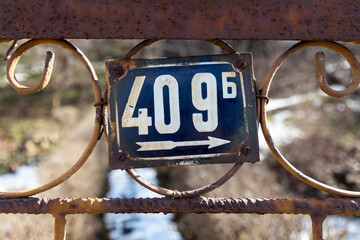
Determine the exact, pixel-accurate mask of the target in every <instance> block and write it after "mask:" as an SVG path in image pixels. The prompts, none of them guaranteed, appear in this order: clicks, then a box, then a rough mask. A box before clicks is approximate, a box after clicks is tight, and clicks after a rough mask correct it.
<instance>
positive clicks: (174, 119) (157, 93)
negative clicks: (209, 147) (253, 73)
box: [121, 72, 242, 135]
mask: <svg viewBox="0 0 360 240" xmlns="http://www.w3.org/2000/svg"><path fill="white" fill-rule="evenodd" d="M235 76H236V72H223V73H222V92H223V98H224V99H230V98H235V97H236V95H237V92H236V83H235V82H229V81H228V78H234V77H235ZM145 78H146V76H137V77H136V78H135V81H134V84H133V86H132V88H131V91H130V95H129V99H128V102H127V104H126V106H125V110H124V113H123V116H122V119H121V120H122V127H124V128H127V127H137V128H138V130H139V132H138V134H139V135H148V134H149V127H150V126H152V117H150V116H148V109H147V108H139V109H138V116H137V117H133V115H134V111H135V108H136V104H137V102H138V100H139V96H140V92H141V89H142V87H143V85H144V82H145ZM240 78H241V80H242V74H241V73H240ZM216 86H217V84H216V77H215V76H214V75H213V74H212V73H197V74H195V75H194V77H193V78H192V80H191V97H192V103H193V105H194V107H195V108H196V109H197V110H199V111H207V120H206V121H204V115H203V114H202V113H193V115H192V120H193V124H194V127H195V129H196V130H197V131H198V132H212V131H214V130H215V129H216V128H217V126H218V104H217V87H216ZM165 87H167V88H168V90H169V91H168V92H169V108H170V122H169V123H167V124H166V123H165V109H164V97H163V96H164V94H163V92H164V88H165ZM203 88H205V89H203ZM153 91H154V115H155V116H154V117H155V120H154V123H155V128H156V130H157V131H158V132H159V133H160V134H172V133H176V132H177V131H178V130H179V128H180V123H181V121H180V104H179V102H180V101H179V85H178V82H177V80H176V79H175V78H174V77H173V76H171V75H160V76H158V77H157V78H156V79H155V82H154V88H153ZM203 92H206V94H204V95H205V97H204V96H203V94H202V93H203Z"/></svg>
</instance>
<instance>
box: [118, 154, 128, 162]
mask: <svg viewBox="0 0 360 240" xmlns="http://www.w3.org/2000/svg"><path fill="white" fill-rule="evenodd" d="M125 159H126V154H125V153H119V156H118V160H119V161H120V162H123V161H125Z"/></svg>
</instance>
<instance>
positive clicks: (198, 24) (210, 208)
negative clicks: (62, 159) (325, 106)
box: [0, 0, 360, 240]
mask: <svg viewBox="0 0 360 240" xmlns="http://www.w3.org/2000/svg"><path fill="white" fill-rule="evenodd" d="M87 4H88V3H87V1H77V2H76V3H75V2H73V1H61V2H60V1H48V2H47V3H43V1H32V2H31V4H28V3H26V2H25V1H20V2H14V1H2V2H1V3H0V8H1V9H2V10H1V12H2V13H3V19H6V21H5V22H6V23H4V24H1V25H0V41H9V40H10V39H20V38H34V37H36V38H49V39H34V40H30V41H28V42H26V43H24V44H22V45H21V46H19V47H16V46H15V42H14V44H13V45H12V46H11V48H10V49H9V52H8V53H7V56H6V57H5V59H8V65H7V78H8V80H9V82H10V84H11V85H12V86H13V88H14V89H15V90H16V91H18V92H19V93H21V94H30V93H34V92H37V91H40V90H42V89H43V88H45V87H46V85H47V84H48V82H49V80H50V77H51V73H52V65H53V61H54V55H53V54H52V53H51V52H48V54H47V58H46V61H45V68H44V72H43V76H42V78H41V80H40V81H39V82H38V83H37V84H36V85H35V86H33V87H27V86H24V85H22V84H21V83H20V82H19V81H17V79H16V78H15V68H16V64H17V62H18V61H19V60H20V58H21V56H22V54H23V53H24V52H26V51H27V50H29V49H30V48H32V47H34V46H36V45H39V44H56V45H60V46H62V47H63V48H64V49H67V50H69V51H71V52H72V53H74V54H75V55H76V56H77V57H78V58H79V59H80V60H81V61H82V63H83V64H84V66H85V68H86V70H87V71H88V73H89V76H90V80H91V84H92V86H93V90H94V103H95V104H94V106H95V107H96V116H95V124H94V128H93V134H92V137H91V139H90V140H89V143H88V145H87V147H86V149H85V150H84V152H83V154H82V156H81V157H80V158H79V160H78V161H77V162H76V163H75V164H74V165H73V166H72V167H71V168H70V169H68V170H67V171H66V172H64V173H63V174H61V175H60V176H59V177H57V178H55V179H54V180H52V181H51V182H49V183H46V184H44V185H42V186H39V187H37V188H34V189H30V190H24V191H19V192H2V193H0V198H2V199H1V200H0V213H22V214H52V215H53V216H54V218H55V237H54V238H55V239H64V237H65V225H66V219H65V217H66V215H70V214H85V213H90V214H97V213H178V212H181V213H204V212H207V213H236V214H241V213H251V214H307V215H310V216H311V219H312V223H313V239H316V240H319V239H323V236H322V224H323V221H324V219H325V218H326V217H327V216H329V215H357V216H359V215H360V198H359V197H360V192H354V191H348V190H342V189H338V188H335V187H332V186H328V185H326V184H324V183H321V182H319V181H317V180H315V179H312V178H310V177H309V176H307V175H305V174H304V173H302V172H301V171H299V170H298V169H296V168H295V167H294V166H292V165H291V164H290V163H289V161H287V159H285V158H284V156H283V155H282V154H281V152H280V151H279V149H278V148H276V146H275V144H274V142H273V140H272V137H271V135H270V132H269V128H268V124H267V118H266V104H267V102H268V101H269V97H268V92H269V89H270V86H271V82H272V80H273V77H274V75H275V74H276V72H277V70H278V69H279V67H280V66H281V64H282V63H283V62H284V61H285V59H286V58H287V57H288V56H290V55H291V54H293V53H294V52H296V51H298V50H301V49H303V48H306V47H314V46H320V47H325V48H329V49H331V50H334V51H336V52H338V53H339V54H341V55H342V56H343V57H344V58H345V59H346V60H347V61H348V63H349V64H350V66H351V69H352V72H353V80H352V82H351V84H350V86H349V87H348V88H347V89H345V90H342V91H336V90H333V89H331V87H330V86H329V85H328V84H327V81H326V77H325V67H324V54H323V53H318V54H317V55H316V68H317V79H318V83H319V86H320V87H321V89H322V90H323V91H324V92H325V93H326V94H328V95H330V96H333V97H336V98H338V97H343V96H346V95H349V94H351V93H353V92H354V91H355V90H356V89H357V88H358V86H359V84H360V72H359V71H360V64H359V62H358V60H357V59H356V57H355V56H354V54H353V53H352V52H351V51H349V50H348V49H347V48H346V47H344V46H342V45H341V44H338V43H335V42H331V41H305V42H300V43H298V44H296V45H294V46H293V47H291V48H290V49H289V50H287V51H286V52H284V53H283V54H282V55H281V56H280V57H279V58H278V59H277V60H276V61H275V62H274V64H273V65H272V67H271V68H270V70H269V72H268V74H267V75H266V78H265V81H264V83H263V85H262V86H261V87H259V88H258V95H257V112H258V123H259V124H261V128H262V131H263V134H264V136H265V139H266V141H267V143H268V146H269V148H270V150H271V152H272V153H273V155H274V156H275V158H276V159H277V160H278V161H279V163H280V164H281V165H283V166H284V167H285V168H286V169H287V170H288V171H289V172H290V173H291V174H292V175H294V176H295V177H297V178H298V179H300V180H301V181H303V182H305V183H307V184H308V185H310V186H312V187H315V188H317V189H320V190H322V191H325V192H327V193H330V194H333V195H338V196H341V197H347V198H328V199H308V200H305V199H232V198H231V199H228V198H205V197H199V196H200V195H203V194H204V193H206V192H208V191H211V190H213V189H215V188H217V187H219V186H220V185H221V184H223V183H224V182H225V181H227V180H228V179H229V178H230V177H231V176H233V175H234V174H235V172H236V171H237V170H238V169H239V168H240V167H241V165H242V164H239V163H238V164H235V165H234V167H233V168H232V169H231V170H230V171H229V172H228V174H227V175H226V176H225V177H224V178H221V179H219V180H218V181H217V182H215V183H213V184H210V185H208V186H205V187H204V188H201V189H197V190H190V191H184V192H178V191H176V190H169V189H164V188H160V187H158V186H155V185H152V184H151V183H148V182H146V181H145V180H144V179H142V178H141V177H140V176H139V175H137V174H136V172H135V171H134V170H131V169H128V170H127V172H128V173H129V174H130V176H132V177H133V178H134V179H135V180H136V181H138V182H139V183H140V184H142V185H143V186H145V187H147V188H149V189H150V190H152V191H155V192H157V193H160V194H162V195H164V196H165V197H164V198H146V199H124V198H114V199H111V198H110V199H108V198H85V199H41V198H32V197H30V196H33V195H35V194H38V193H41V192H44V191H47V190H49V189H51V188H53V187H55V186H57V185H59V184H61V183H62V182H64V181H65V180H67V179H68V178H70V177H71V176H72V175H73V174H74V173H75V172H76V171H77V170H79V169H80V168H81V167H82V165H83V164H84V163H85V162H86V160H87V158H88V157H89V156H90V155H91V153H92V150H93V149H94V147H95V145H96V143H97V141H98V139H99V138H100V137H101V133H102V129H103V127H104V122H105V120H104V112H105V110H106V106H107V102H106V98H104V97H103V94H102V93H101V89H100V86H99V83H98V78H97V76H96V73H95V71H94V68H93V67H92V65H91V63H90V61H89V60H88V59H87V58H86V56H85V55H84V54H83V53H82V52H81V50H79V49H78V48H77V47H75V46H74V45H73V44H71V43H70V42H68V41H67V40H64V39H61V38H123V39H124V38H148V39H211V41H212V42H216V43H217V44H220V45H221V46H222V48H223V49H227V50H229V51H232V49H231V48H229V47H228V45H226V44H225V43H223V42H222V41H220V40H218V39H217V38H222V39H287V40H289V39H302V40H329V39H331V40H349V41H356V40H358V39H360V33H359V32H358V31H357V30H358V29H357V28H358V27H357V25H358V24H357V23H358V22H359V20H360V17H359V16H360V15H359V14H358V13H357V9H358V7H359V3H358V2H352V3H350V2H349V1H335V0H334V1H328V2H327V3H325V2H322V1H320V2H319V3H316V4H314V3H310V2H306V3H300V1H299V2H297V1H283V0H282V1H277V2H276V3H271V2H269V1H251V2H243V3H239V2H235V1H226V3H224V2H221V3H220V1H207V2H206V4H204V2H202V1H193V2H192V3H190V6H188V4H187V3H185V2H184V1H174V2H173V3H171V4H167V1H159V2H157V1H137V3H133V4H128V3H125V1H114V2H111V3H109V2H107V3H106V4H103V3H100V2H99V1H97V2H94V6H93V8H88V6H87ZM239 4H240V5H239ZM335 6H342V10H341V13H342V14H339V13H338V9H337V8H336V7H335ZM29 9H31V10H29ZM69 9H70V10H72V11H70V10H69ZM85 9H87V10H85ZM234 9H236V10H238V11H239V12H237V13H234V14H229V13H233V11H234ZM116 10H117V11H116ZM159 11H160V12H161V13H162V14H159ZM259 12H261V13H262V14H260V13H259ZM154 13H156V14H154ZM204 13H207V14H204ZM345 13H346V15H347V16H346V17H345V16H344V15H345ZM176 14H177V15H176ZM98 16H101V17H102V18H99V17H98ZM119 16H121V17H119ZM174 16H177V17H176V18H174ZM313 16H316V17H317V18H318V19H320V20H315V19H314V17H313ZM130 19H132V20H134V19H136V21H135V20H134V21H132V22H131V21H129V20H130ZM126 20H128V21H126ZM28 22H31V24H28ZM158 22H161V23H164V25H161V24H157V23H158ZM123 23H126V24H123ZM59 24H60V25H59ZM299 25H300V26H302V28H300V27H299ZM210 26H211V27H210ZM250 26H251V27H250ZM329 30H330V31H329ZM154 41H155V40H146V41H145V42H143V43H142V45H140V46H137V47H135V48H134V49H133V50H132V51H130V52H129V54H128V55H127V56H126V57H129V56H132V55H133V54H135V53H136V52H137V51H138V50H140V49H141V47H143V46H144V45H149V44H151V43H152V42H154ZM350 197H351V198H350Z"/></svg>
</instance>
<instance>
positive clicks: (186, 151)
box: [106, 53, 259, 169]
mask: <svg viewBox="0 0 360 240" xmlns="http://www.w3.org/2000/svg"><path fill="white" fill-rule="evenodd" d="M239 63H242V64H241V66H242V69H241V70H240V69H238V68H237V67H236V66H238V65H239ZM106 69H107V90H108V94H107V98H108V99H107V100H108V107H107V109H108V112H107V113H108V121H107V122H108V124H107V125H108V127H107V131H108V136H109V156H110V167H111V168H112V169H118V168H121V169H124V168H139V167H158V166H174V165H194V164H205V163H235V162H256V161H258V159H259V157H258V156H259V154H258V151H259V150H258V138H257V123H256V119H257V118H256V101H255V84H254V80H253V72H252V56H251V54H250V53H244V54H230V55H215V56H202V57H186V58H166V59H140V60H123V61H108V62H106Z"/></svg>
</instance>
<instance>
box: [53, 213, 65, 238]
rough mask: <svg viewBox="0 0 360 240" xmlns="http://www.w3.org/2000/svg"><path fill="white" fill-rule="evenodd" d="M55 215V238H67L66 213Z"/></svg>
mask: <svg viewBox="0 0 360 240" xmlns="http://www.w3.org/2000/svg"><path fill="white" fill-rule="evenodd" d="M54 217H55V228H54V240H65V238H66V229H65V226H66V219H65V217H66V214H63V213H57V214H56V215H55V214H54Z"/></svg>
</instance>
